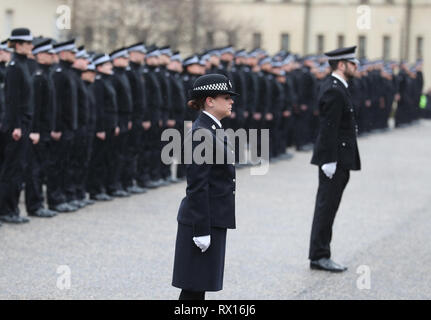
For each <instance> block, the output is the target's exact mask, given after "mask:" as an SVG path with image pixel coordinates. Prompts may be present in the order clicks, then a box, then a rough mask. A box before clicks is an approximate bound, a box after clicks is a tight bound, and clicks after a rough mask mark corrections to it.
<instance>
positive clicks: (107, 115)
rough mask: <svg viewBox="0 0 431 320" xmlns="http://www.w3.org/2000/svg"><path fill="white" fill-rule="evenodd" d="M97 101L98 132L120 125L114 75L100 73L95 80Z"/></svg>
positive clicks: (107, 130)
mask: <svg viewBox="0 0 431 320" xmlns="http://www.w3.org/2000/svg"><path fill="white" fill-rule="evenodd" d="M94 96H95V101H96V110H97V111H96V112H97V113H96V132H109V131H111V130H113V129H115V128H116V127H118V125H119V123H118V106H117V93H116V92H115V88H114V85H113V84H112V76H111V75H106V74H100V75H98V76H96V81H95V82H94Z"/></svg>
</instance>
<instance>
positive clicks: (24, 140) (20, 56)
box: [0, 28, 39, 224]
mask: <svg viewBox="0 0 431 320" xmlns="http://www.w3.org/2000/svg"><path fill="white" fill-rule="evenodd" d="M32 41H33V36H32V34H31V32H30V30H28V29H24V28H22V29H14V30H13V31H12V34H11V36H10V38H9V47H10V48H13V49H14V55H13V58H12V60H11V61H10V62H9V64H8V66H7V68H6V76H5V88H4V92H5V118H4V123H3V126H2V128H1V142H0V146H1V147H2V149H3V150H0V151H1V153H2V154H3V159H2V162H1V164H0V221H2V222H6V223H15V224H21V223H26V222H29V221H30V220H29V219H27V218H24V217H20V216H19V215H20V212H19V209H18V201H19V196H20V193H21V188H22V183H23V182H24V172H25V167H26V165H27V163H26V162H27V157H26V152H27V148H28V144H29V142H30V139H31V140H32V141H33V143H35V142H37V141H38V138H39V137H38V136H37V135H32V136H31V137H30V139H29V135H30V133H31V132H30V130H31V125H32V119H33V78H32V75H31V74H30V70H29V67H28V58H27V56H28V55H29V54H31V51H32V49H33V44H32Z"/></svg>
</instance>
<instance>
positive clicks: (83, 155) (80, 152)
mask: <svg viewBox="0 0 431 320" xmlns="http://www.w3.org/2000/svg"><path fill="white" fill-rule="evenodd" d="M88 141H89V140H88V132H87V129H86V128H82V129H80V130H79V131H78V132H77V134H76V136H75V139H74V143H73V152H72V155H71V158H72V161H71V163H72V165H73V168H72V170H73V172H74V176H73V185H74V188H75V194H74V198H73V199H72V200H83V199H85V198H86V197H87V196H86V187H85V185H86V179H87V172H88V166H89V160H88V158H89V156H88V152H89V149H88Z"/></svg>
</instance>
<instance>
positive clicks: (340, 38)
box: [337, 34, 345, 48]
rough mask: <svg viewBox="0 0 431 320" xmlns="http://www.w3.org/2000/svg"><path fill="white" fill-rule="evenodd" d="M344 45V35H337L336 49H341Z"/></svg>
mask: <svg viewBox="0 0 431 320" xmlns="http://www.w3.org/2000/svg"><path fill="white" fill-rule="evenodd" d="M344 43H345V38H344V35H342V34H339V35H338V36H337V48H343V47H344Z"/></svg>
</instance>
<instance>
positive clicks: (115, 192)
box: [109, 190, 130, 198]
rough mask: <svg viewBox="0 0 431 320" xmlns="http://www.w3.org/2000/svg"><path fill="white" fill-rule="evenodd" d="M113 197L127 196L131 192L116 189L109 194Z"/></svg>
mask: <svg viewBox="0 0 431 320" xmlns="http://www.w3.org/2000/svg"><path fill="white" fill-rule="evenodd" d="M109 195H110V196H111V197H115V198H127V197H130V193H128V192H126V191H124V190H116V191H114V192H112V193H110V194H109Z"/></svg>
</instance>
